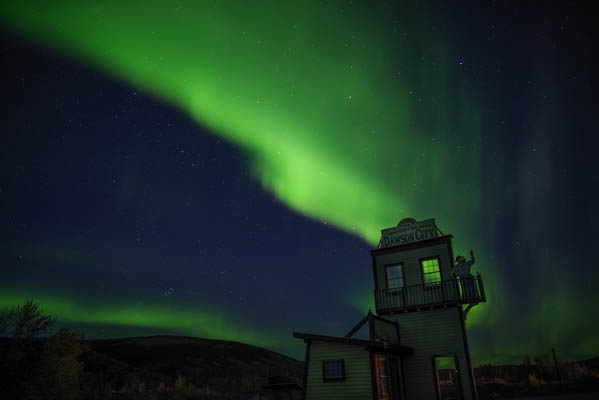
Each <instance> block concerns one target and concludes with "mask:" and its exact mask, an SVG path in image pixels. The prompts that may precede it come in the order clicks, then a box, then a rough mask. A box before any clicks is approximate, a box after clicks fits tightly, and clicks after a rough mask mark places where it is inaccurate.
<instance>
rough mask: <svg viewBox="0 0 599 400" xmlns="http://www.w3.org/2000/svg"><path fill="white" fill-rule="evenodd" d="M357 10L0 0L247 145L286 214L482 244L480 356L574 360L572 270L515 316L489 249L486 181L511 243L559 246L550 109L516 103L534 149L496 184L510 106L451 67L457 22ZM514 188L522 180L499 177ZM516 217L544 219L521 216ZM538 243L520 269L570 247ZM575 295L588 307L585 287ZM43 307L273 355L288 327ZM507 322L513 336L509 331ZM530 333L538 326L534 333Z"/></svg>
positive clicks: (419, 11) (20, 19)
mask: <svg viewBox="0 0 599 400" xmlns="http://www.w3.org/2000/svg"><path fill="white" fill-rule="evenodd" d="M355 3H356V4H351V3H347V2H336V3H331V4H329V3H326V4H320V3H319V2H274V1H273V2H260V3H259V4H255V3H253V2H251V3H250V2H238V1H218V2H217V1H215V2H210V1H204V2H196V1H177V2H174V3H171V2H164V1H146V2H116V1H114V2H113V1H87V2H73V1H51V2H49V1H36V2H32V1H23V2H20V1H11V2H3V4H2V6H1V8H0V10H1V14H0V21H1V23H2V25H3V26H4V27H5V28H6V29H9V30H11V31H13V32H15V33H16V34H18V35H22V36H25V37H26V38H28V39H29V40H31V41H33V42H35V43H39V44H42V45H43V46H46V47H48V48H50V49H52V50H54V51H56V52H58V53H60V54H63V55H65V56H68V57H70V58H73V59H75V60H77V61H80V62H81V63H84V64H86V65H88V66H90V67H93V68H95V69H98V70H99V71H101V72H103V73H105V74H106V75H107V76H109V77H111V78H114V79H116V80H119V81H120V82H122V83H124V84H125V85H128V86H131V87H134V88H139V89H140V90H142V91H144V92H149V93H151V94H152V95H153V96H155V97H157V98H159V99H161V100H163V101H165V102H166V103H169V104H170V105H172V106H174V107H176V108H178V109H180V110H182V111H183V112H185V113H187V114H188V115H189V116H190V118H192V119H194V120H195V121H197V123H198V124H199V125H201V126H203V127H206V128H208V129H209V130H210V131H212V132H213V133H214V134H215V135H218V136H220V137H221V138H224V139H225V140H227V141H228V142H230V143H232V144H234V145H236V146H238V147H240V148H241V149H242V150H243V151H244V152H245V154H247V157H248V158H249V160H250V162H251V170H252V174H253V177H254V179H255V180H256V181H257V182H259V183H260V184H261V185H262V187H263V188H264V189H265V190H266V191H268V192H271V193H272V194H273V195H274V196H276V198H278V199H279V200H280V201H281V202H282V203H284V204H285V205H286V206H288V207H289V208H290V209H292V210H294V211H295V212H298V213H301V214H303V215H306V216H309V217H311V218H313V219H315V220H317V221H321V222H322V223H326V224H331V225H333V226H335V227H336V228H338V229H340V230H342V231H345V232H347V233H349V234H352V235H357V236H359V237H361V238H363V239H364V240H365V241H366V242H367V243H369V245H370V246H371V247H372V248H374V247H375V246H376V245H377V242H378V239H379V236H380V230H381V229H382V228H387V227H390V226H394V225H395V224H396V223H397V221H398V220H399V219H401V218H402V217H405V216H411V217H414V218H416V219H425V218H430V217H434V218H436V220H437V224H438V226H439V227H440V228H441V230H443V232H444V233H451V234H453V235H454V237H455V241H454V248H455V250H456V252H457V253H458V254H459V253H462V254H465V253H467V252H468V250H469V249H470V248H472V249H474V250H475V252H476V254H477V257H478V261H477V264H476V266H475V270H480V272H481V273H482V274H483V276H484V279H485V284H486V288H487V298H488V303H487V304H484V305H481V306H478V307H475V308H474V309H473V311H472V312H471V314H470V315H469V318H468V327H469V329H470V331H469V334H470V338H471V339H470V340H471V343H472V347H473V354H475V356H474V357H475V361H476V362H484V361H494V360H504V359H505V360H507V359H510V360H512V359H516V360H518V359H519V357H521V355H522V354H524V353H525V352H533V353H534V352H537V353H542V352H545V351H546V350H547V349H549V348H551V346H553V345H555V344H556V343H557V344H559V345H560V346H561V347H560V348H561V349H563V350H564V353H565V354H567V355H571V356H582V355H590V354H597V353H598V352H599V343H598V342H597V340H596V339H594V336H584V337H580V340H578V341H575V342H573V341H572V340H571V339H568V337H569V336H570V335H572V333H573V332H577V330H578V329H577V327H581V326H584V325H585V324H586V322H587V318H588V317H589V311H588V310H585V309H584V308H580V307H578V306H577V303H578V300H576V301H575V300H574V298H575V297H574V293H575V292H576V291H577V289H576V284H575V282H574V278H569V277H563V276H559V275H558V274H555V275H553V276H547V277H546V280H544V281H543V284H536V283H535V282H531V285H530V287H529V289H530V292H529V295H530V297H528V296H527V297H526V299H528V301H530V303H528V304H527V305H526V310H525V314H518V312H517V311H516V310H518V301H516V300H515V299H514V298H513V296H511V293H512V292H511V291H510V289H509V285H510V281H509V279H508V278H507V276H509V273H506V268H508V266H507V265H505V262H507V261H508V260H503V259H501V257H498V254H500V249H498V248H496V244H495V240H496V237H495V235H496V232H497V226H498V225H500V221H501V218H502V216H501V215H497V211H496V210H497V208H498V207H499V206H498V205H499V204H501V203H505V202H504V200H503V199H498V198H493V193H495V192H494V191H493V190H492V189H491V188H492V187H495V188H497V187H501V186H503V188H502V189H501V190H504V191H505V192H506V194H505V197H506V198H507V197H510V195H509V193H512V194H513V196H512V199H511V200H507V202H508V203H509V202H512V204H516V205H518V206H519V207H520V210H521V212H522V214H521V215H520V216H518V217H517V221H516V222H517V223H516V224H515V225H514V227H513V230H514V235H515V236H518V237H521V238H524V239H520V240H519V242H520V243H523V244H524V243H525V242H526V238H529V239H530V238H532V237H536V238H538V239H543V240H544V241H546V242H547V243H555V242H556V235H557V234H555V233H553V232H554V230H553V228H554V224H553V223H552V222H551V215H552V211H551V208H552V207H553V205H552V204H551V202H549V203H547V202H546V203H545V205H544V207H542V208H539V207H538V204H539V196H540V195H539V193H540V191H539V190H537V185H540V184H541V185H542V184H546V183H547V182H550V180H551V177H550V176H549V175H548V174H549V172H548V170H547V169H545V166H546V165H548V164H550V162H551V160H550V159H549V158H548V157H545V158H543V156H542V155H541V154H546V153H543V151H545V150H548V148H547V146H549V144H548V143H547V142H544V141H543V140H540V141H536V139H538V138H542V137H543V132H544V131H545V130H547V129H550V127H552V126H554V125H556V124H559V120H558V119H559V117H558V116H556V115H555V114H554V115H553V116H552V117H550V118H540V117H538V115H539V112H538V111H539V107H540V106H533V105H531V109H530V110H528V111H523V112H522V114H523V119H525V120H526V122H525V124H526V125H527V129H530V131H531V134H530V143H534V145H535V146H536V148H538V150H539V157H538V158H536V159H535V160H532V161H524V160H523V161H522V164H521V165H520V166H519V167H520V168H519V169H518V170H517V171H516V172H514V173H513V174H512V175H511V176H504V181H501V179H499V180H497V181H493V182H490V181H488V180H487V178H486V177H487V175H488V174H492V173H494V172H496V171H498V170H501V169H502V168H504V165H503V164H502V163H501V162H498V161H497V162H496V161H495V160H489V159H483V157H484V155H488V154H491V153H493V152H497V153H501V151H502V150H508V149H509V147H510V145H509V144H507V143H505V142H503V141H502V137H503V135H504V133H503V132H502V129H505V128H503V127H502V126H501V123H500V121H501V120H502V119H504V116H502V113H501V112H500V111H498V110H497V108H496V107H495V106H494V105H495V104H496V102H497V103H498V102H500V101H501V100H500V99H497V98H493V96H492V95H491V94H489V93H488V91H487V89H488V88H489V87H490V85H486V84H485V83H484V82H483V83H481V82H482V80H481V79H479V78H477V76H474V75H473V74H472V73H470V72H468V69H467V68H466V66H465V65H462V63H461V62H462V61H463V60H464V57H465V56H466V57H467V56H468V55H464V53H463V48H462V47H461V45H460V43H461V41H462V40H463V35H465V33H464V31H462V30H460V29H459V28H458V27H457V23H456V24H452V23H449V22H447V20H446V18H447V16H448V15H449V11H447V10H444V9H440V8H438V7H432V6H431V7H424V6H423V5H419V6H401V5H400V6H389V7H385V6H380V5H377V6H372V7H371V6H369V3H368V2H364V3H361V2H355ZM474 62H475V61H472V63H474ZM537 63H538V64H537V65H542V64H543V60H542V59H541V60H538V61H537ZM531 68H534V66H533V67H531ZM548 90H549V92H551V90H552V89H551V88H549V89H548ZM553 90H554V91H556V90H557V89H553ZM545 92H547V91H545ZM545 92H544V93H545ZM530 96H531V99H532V98H533V97H534V96H535V95H534V94H533V95H530ZM533 103H534V101H531V104H533ZM535 107H537V108H535ZM545 111H546V110H545ZM551 118H553V119H554V120H553V121H552V120H551ZM530 143H521V146H522V147H526V146H529V144H530ZM535 152H536V149H535ZM526 163H528V165H525V164H526ZM530 170H535V171H541V173H542V172H543V171H545V173H546V174H547V175H545V176H543V175H538V174H537V175H534V174H533V175H531V174H530V172H529V171H530ZM508 181H510V182H512V183H514V187H515V188H516V189H512V188H511V187H508V186H505V185H506V183H507V182H508ZM512 190H513V191H512ZM541 193H542V191H541ZM493 207H495V208H493ZM526 212H531V213H533V212H534V213H535V214H536V215H537V217H536V218H535V220H536V221H541V222H536V223H535V224H534V226H531V224H528V222H527V219H526V217H525V215H526ZM537 230H539V231H541V232H543V233H541V234H539V233H538V232H539V231H537ZM516 242H518V240H516ZM540 242H541V240H533V241H530V242H527V243H526V244H525V246H528V247H527V254H529V255H530V254H535V256H534V259H535V260H536V261H538V264H528V265H527V268H529V269H530V275H527V276H529V277H530V276H533V277H534V276H535V275H537V274H539V273H541V271H544V270H546V269H547V267H548V265H551V264H560V262H559V261H555V260H557V259H559V258H560V257H565V258H568V257H569V256H568V255H567V254H558V257H556V254H555V253H553V254H551V256H550V255H549V253H548V252H547V251H545V250H544V249H546V245H541V244H540ZM563 251H564V252H565V250H563ZM365 268H367V269H368V268H370V266H369V265H367V266H365ZM526 279H530V278H526ZM570 279H572V281H570ZM23 290H25V289H23ZM22 293H23V292H20V291H19V288H15V289H14V291H8V292H6V291H4V292H3V294H2V295H1V296H0V303H1V304H12V303H14V302H15V301H20V299H22V298H24V297H25V296H24V295H23V294H22ZM579 296H580V297H579V299H580V301H582V302H583V303H585V304H592V303H593V297H592V295H591V293H590V292H586V291H584V290H583V291H582V292H579ZM371 297H372V296H371V288H370V287H369V286H368V285H364V287H362V289H361V290H360V291H359V292H357V293H355V294H354V295H352V296H348V297H347V298H346V299H344V300H342V301H345V302H346V303H347V307H355V308H356V309H358V310H359V311H360V312H365V311H367V310H368V309H369V308H372V306H371V303H372V300H371ZM38 300H39V301H40V302H41V303H42V305H43V306H45V308H46V309H47V311H49V312H55V313H56V314H59V315H68V316H69V318H70V319H71V321H70V322H82V323H98V324H116V325H119V324H123V325H132V326H141V327H144V326H152V327H164V328H165V329H170V330H172V331H178V332H182V333H184V334H193V335H198V336H206V337H218V338H224V339H233V340H240V341H244V342H248V343H252V344H257V345H264V346H267V347H268V346H269V345H268V343H271V344H270V346H271V347H277V348H284V347H285V342H284V341H283V340H279V342H278V343H276V344H273V343H274V342H275V341H276V340H277V339H275V338H278V339H281V338H283V339H285V340H287V337H286V336H285V335H286V334H287V333H286V332H281V333H280V334H281V336H277V335H274V334H270V333H262V332H258V330H253V329H249V328H248V326H250V325H251V322H247V324H245V327H241V326H234V325H233V324H230V323H228V322H227V321H226V318H225V317H223V316H222V315H220V314H219V313H218V312H216V311H214V310H212V311H208V310H209V307H208V306H206V310H202V311H198V312H197V315H196V313H195V311H192V310H191V309H189V308H187V309H184V310H182V311H180V312H179V313H175V312H172V311H171V310H166V309H164V310H162V309H160V307H159V306H157V307H156V308H153V307H152V308H146V309H139V308H136V307H135V306H131V307H124V308H123V309H121V306H120V305H117V304H113V303H102V304H103V305H102V306H98V305H94V304H88V303H82V304H79V305H75V300H74V299H73V298H72V297H68V296H65V295H59V294H57V293H52V294H49V295H48V296H45V297H40V298H39V299H38ZM200 309H201V308H200ZM117 310H121V311H118V312H117ZM556 310H558V311H556ZM591 312H592V311H591ZM141 315H144V317H141ZM514 318H515V319H516V320H517V323H518V324H519V326H520V327H521V330H520V333H515V332H512V331H511V326H509V325H510V323H511V321H513V319H514ZM190 319H195V320H196V321H197V320H198V319H199V320H206V321H207V320H210V321H216V322H217V323H213V324H209V326H206V327H205V328H203V329H201V330H199V329H197V328H194V327H189V326H187V325H186V323H185V322H183V321H187V320H190ZM353 322H354V321H350V325H351V323H353ZM594 324H595V325H593V326H596V325H597V323H596V322H594ZM204 326H205V325H204ZM537 330H540V331H544V332H546V333H547V336H546V337H544V338H543V339H539V338H538V337H535V336H534V335H532V334H531V332H533V331H534V332H536V331H537Z"/></svg>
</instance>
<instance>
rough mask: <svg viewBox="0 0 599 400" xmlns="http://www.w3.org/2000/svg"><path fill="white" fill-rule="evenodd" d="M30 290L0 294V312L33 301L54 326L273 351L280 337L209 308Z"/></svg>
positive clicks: (2, 292) (8, 291)
mask: <svg viewBox="0 0 599 400" xmlns="http://www.w3.org/2000/svg"><path fill="white" fill-rule="evenodd" d="M35 292H36V291H31V290H29V291H28V290H19V291H16V290H9V289H6V288H2V290H1V291H0V309H8V308H11V307H14V306H16V305H19V304H23V303H24V302H25V301H27V300H28V299H33V300H34V301H36V302H38V303H39V304H40V308H41V309H42V310H43V312H44V313H45V314H47V315H51V316H53V317H55V318H56V319H57V326H58V325H60V324H63V323H69V322H73V323H87V324H106V325H120V326H129V327H140V328H152V329H155V330H156V331H157V332H161V333H170V332H174V331H176V332H177V333H179V334H186V335H190V336H198V337H204V338H211V339H219V340H232V341H237V342H241V343H247V344H253V345H256V346H262V347H268V348H277V347H279V346H281V344H282V341H281V336H280V335H276V334H272V333H271V334H270V335H265V334H264V333H263V332H256V330H254V329H249V328H246V327H242V326H240V325H239V323H233V322H232V321H231V319H232V317H229V318H225V317H223V315H224V313H219V312H218V310H215V309H214V308H213V307H212V308H211V309H210V311H206V310H200V311H199V310H198V309H197V308H195V307H194V309H193V310H190V309H185V308H181V307H175V306H170V307H169V306H168V305H164V304H147V303H146V304H143V305H140V304H133V303H129V304H127V303H125V304H123V303H122V302H118V303H116V302H115V303H114V304H110V303H108V304H107V303H106V302H103V304H102V305H97V304H92V303H89V302H83V303H82V302H81V301H79V300H75V297H74V296H68V295H67V296H64V295H60V296H59V295H46V294H41V295H40V294H39V293H37V294H36V293H35Z"/></svg>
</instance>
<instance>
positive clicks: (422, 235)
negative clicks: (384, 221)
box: [381, 218, 437, 247]
mask: <svg viewBox="0 0 599 400" xmlns="http://www.w3.org/2000/svg"><path fill="white" fill-rule="evenodd" d="M436 237H437V226H436V225H435V220H434V218H431V219H427V220H424V221H418V222H417V221H415V220H413V219H411V218H405V219H403V220H401V221H400V223H399V224H398V225H397V227H395V228H389V229H383V230H382V231H381V247H391V246H398V245H402V244H407V243H413V242H419V241H421V240H427V239H432V238H436Z"/></svg>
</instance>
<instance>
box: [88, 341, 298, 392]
mask: <svg viewBox="0 0 599 400" xmlns="http://www.w3.org/2000/svg"><path fill="white" fill-rule="evenodd" d="M86 345H87V351H85V353H84V354H83V355H82V358H81V360H82V361H83V362H84V363H85V366H84V370H83V374H82V377H81V384H82V387H83V388H84V391H90V392H98V391H100V392H106V391H114V390H118V391H120V390H122V389H123V388H124V387H126V386H127V385H129V386H131V384H135V385H139V384H140V383H142V382H143V385H142V389H143V390H151V389H154V388H157V387H159V386H160V384H164V385H167V386H169V385H172V384H173V383H174V382H175V381H176V379H177V378H178V377H183V378H185V380H186V381H187V382H189V383H193V384H194V385H196V386H198V387H199V388H201V389H203V390H204V391H205V392H206V393H207V394H211V395H212V396H214V397H223V398H225V397H226V398H248V397H249V396H251V395H252V394H253V393H255V392H256V391H257V390H258V389H259V388H260V387H261V386H263V385H265V384H267V382H268V378H269V377H273V376H287V377H290V378H291V379H292V380H294V381H296V382H297V383H301V381H302V376H303V362H301V361H298V360H295V359H293V358H290V357H287V356H285V355H282V354H279V353H276V352H273V351H270V350H266V349H263V348H260V347H256V346H251V345H248V344H243V343H238V342H232V341H222V340H214V339H202V338H195V337H184V336H167V335H163V336H149V337H130V338H119V339H103V340H87V341H86Z"/></svg>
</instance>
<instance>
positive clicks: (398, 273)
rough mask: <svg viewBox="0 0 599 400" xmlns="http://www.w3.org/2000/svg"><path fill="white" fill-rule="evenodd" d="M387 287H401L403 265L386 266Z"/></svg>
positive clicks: (402, 284)
mask: <svg viewBox="0 0 599 400" xmlns="http://www.w3.org/2000/svg"><path fill="white" fill-rule="evenodd" d="M387 284H388V289H395V288H402V287H403V286H404V283H403V265H401V264H398V265H391V266H388V267H387Z"/></svg>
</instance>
